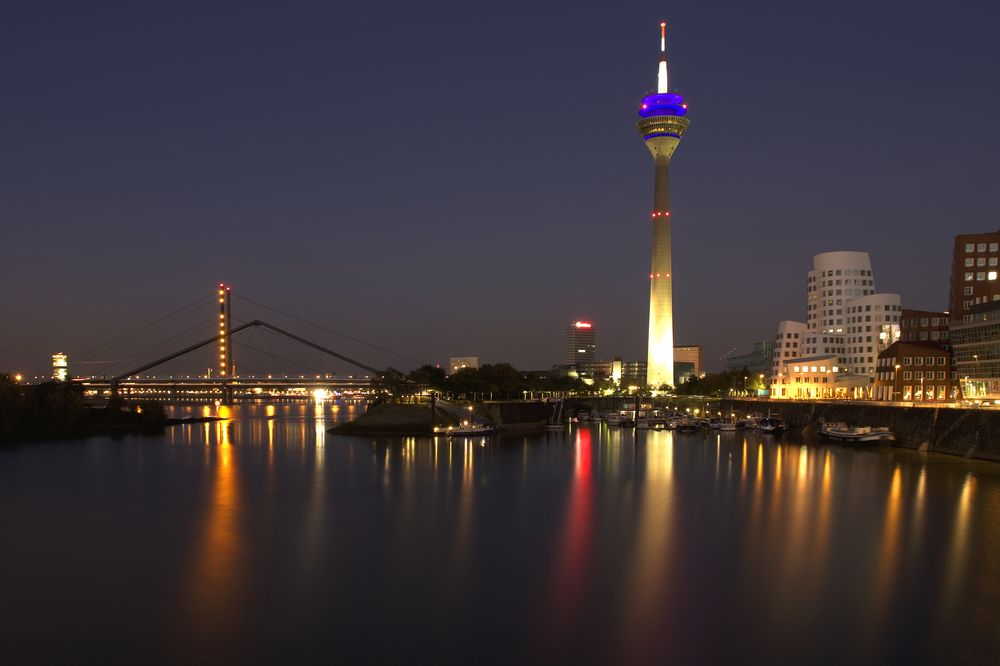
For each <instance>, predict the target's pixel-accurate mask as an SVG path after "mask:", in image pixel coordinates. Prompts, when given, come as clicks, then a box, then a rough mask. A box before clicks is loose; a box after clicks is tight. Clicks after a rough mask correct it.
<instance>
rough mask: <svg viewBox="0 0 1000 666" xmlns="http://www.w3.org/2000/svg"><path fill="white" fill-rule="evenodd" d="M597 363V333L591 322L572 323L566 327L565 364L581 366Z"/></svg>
mask: <svg viewBox="0 0 1000 666" xmlns="http://www.w3.org/2000/svg"><path fill="white" fill-rule="evenodd" d="M595 361H597V332H596V330H595V329H594V325H593V324H592V323H591V322H589V321H579V320H577V321H571V322H570V323H569V326H567V327H566V345H565V349H564V352H563V363H565V364H566V365H579V364H581V363H594V362H595Z"/></svg>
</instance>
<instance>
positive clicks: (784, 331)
mask: <svg viewBox="0 0 1000 666" xmlns="http://www.w3.org/2000/svg"><path fill="white" fill-rule="evenodd" d="M807 330H808V328H807V327H806V325H805V324H803V323H802V322H801V321H789V320H787V319H786V320H785V321H782V322H779V323H778V333H777V335H775V336H774V353H773V355H772V357H771V358H772V363H771V383H772V384H780V383H782V382H783V381H784V380H785V379H786V377H787V374H788V373H787V372H786V371H785V369H784V364H785V363H787V362H789V361H791V360H792V359H796V358H801V357H802V356H803V355H804V354H803V353H802V349H803V344H804V343H805V340H806V331H807Z"/></svg>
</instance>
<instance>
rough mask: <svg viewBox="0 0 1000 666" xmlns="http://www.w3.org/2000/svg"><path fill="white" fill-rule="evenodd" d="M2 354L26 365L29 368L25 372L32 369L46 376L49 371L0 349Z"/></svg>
mask: <svg viewBox="0 0 1000 666" xmlns="http://www.w3.org/2000/svg"><path fill="white" fill-rule="evenodd" d="M0 353H2V354H4V355H5V356H8V357H10V358H12V359H14V360H15V361H18V362H19V363H21V364H22V365H25V366H27V367H26V368H25V370H27V369H28V368H31V369H33V370H37V371H38V372H40V373H42V374H43V375H44V374H46V372H47V370H44V369H43V368H40V367H38V366H37V365H35V364H34V363H29V362H28V361H25V360H24V359H23V358H21V357H19V356H17V355H15V354H12V353H10V352H9V351H5V350H3V349H0Z"/></svg>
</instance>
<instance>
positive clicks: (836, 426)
mask: <svg viewBox="0 0 1000 666" xmlns="http://www.w3.org/2000/svg"><path fill="white" fill-rule="evenodd" d="M819 434H820V435H822V436H823V437H827V438H829V439H834V440H837V441H840V442H860V443H868V442H883V441H887V442H891V441H892V440H894V439H896V435H895V433H893V432H892V431H891V430H889V429H888V428H877V427H872V426H849V425H847V424H846V423H842V422H839V421H831V422H827V421H825V420H823V419H820V422H819Z"/></svg>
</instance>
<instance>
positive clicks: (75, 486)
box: [0, 403, 1000, 664]
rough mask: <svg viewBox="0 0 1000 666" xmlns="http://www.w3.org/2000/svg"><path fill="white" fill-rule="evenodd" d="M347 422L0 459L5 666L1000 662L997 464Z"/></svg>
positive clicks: (729, 442) (716, 440) (325, 407)
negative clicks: (358, 431) (337, 432)
mask: <svg viewBox="0 0 1000 666" xmlns="http://www.w3.org/2000/svg"><path fill="white" fill-rule="evenodd" d="M178 409H179V410H180V411H183V410H185V409H188V410H191V409H193V410H194V411H195V412H197V411H198V410H199V409H200V408H197V407H196V408H191V407H187V408H178ZM213 409H214V408H213ZM223 409H225V408H223ZM363 409H364V406H363V405H350V404H347V403H326V404H321V405H306V404H287V405H278V406H273V407H265V406H244V407H237V408H233V409H232V410H231V411H228V412H227V414H228V415H229V416H230V417H231V419H230V420H228V421H225V422H219V423H211V424H198V425H188V426H181V427H176V428H173V429H170V430H168V431H167V432H165V433H164V434H158V435H154V436H142V437H140V436H129V437H124V438H120V439H111V438H94V439H89V440H85V441H83V442H66V443H58V442H57V443H47V444H33V445H30V446H23V447H15V448H12V449H6V450H2V451H0V534H2V541H0V544H2V546H0V661H3V662H4V663H24V662H49V663H53V662H54V663H67V662H90V663H111V662H143V663H150V662H185V663H193V662H206V661H214V662H219V661H228V662H232V661H243V662H276V661H284V662H289V661H298V662H313V661H324V662H333V661H337V662H339V663H357V662H395V663H400V662H406V663H419V662H424V663H524V662H526V661H537V662H565V663H627V664H642V663H665V662H668V661H669V662H673V663H705V662H721V661H736V660H739V661H742V662H750V663H762V662H777V661H782V662H789V661H797V662H807V661H808V662H810V663H817V662H818V663H823V662H846V661H852V662H854V663H884V662H886V661H889V660H893V661H902V660H906V661H908V662H910V663H923V662H939V663H958V662H962V661H978V662H991V661H992V662H993V663H997V661H998V660H1000V465H997V464H990V463H972V462H969V461H966V460H963V459H960V458H951V457H943V456H935V455H925V454H918V453H915V452H910V451H902V450H894V449H881V450H877V451H862V450H858V449H853V448H845V447H838V446H816V445H803V444H802V443H801V442H799V441H795V440H790V439H787V438H786V439H784V440H780V439H779V440H775V439H773V438H770V437H763V436H758V435H756V434H754V433H747V434H743V433H738V434H733V433H723V434H711V435H708V434H697V435H686V434H673V433H670V432H640V433H638V436H637V437H635V436H633V433H632V431H630V430H625V429H620V428H614V429H608V428H607V427H606V426H604V425H596V424H595V425H583V426H581V427H573V428H571V429H568V430H567V431H566V432H560V433H544V434H540V435H531V436H528V437H503V438H498V439H494V440H489V441H483V440H480V439H469V440H453V441H448V440H437V441H434V440H429V439H421V438H416V439H400V438H396V439H390V438H377V439H371V438H359V437H342V436H332V435H327V434H326V429H327V428H328V427H330V425H332V424H333V423H334V422H335V421H336V420H338V419H345V418H348V417H349V415H351V414H353V413H356V412H359V411H361V410H363ZM269 413H270V415H271V416H270V417H269Z"/></svg>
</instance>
